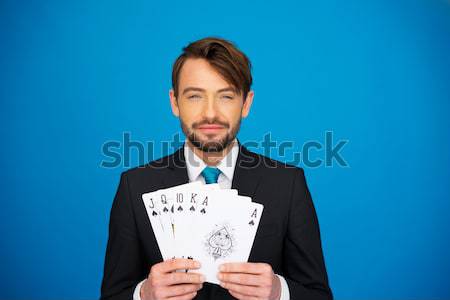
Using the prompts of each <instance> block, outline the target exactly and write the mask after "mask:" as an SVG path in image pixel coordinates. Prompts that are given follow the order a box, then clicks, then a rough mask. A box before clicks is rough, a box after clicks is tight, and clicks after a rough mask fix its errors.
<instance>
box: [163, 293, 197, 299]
mask: <svg viewBox="0 0 450 300" xmlns="http://www.w3.org/2000/svg"><path fill="white" fill-rule="evenodd" d="M195 296H197V292H193V293H189V294H185V295H181V296H175V297H169V298H167V300H191V299H193V298H194V297H195Z"/></svg>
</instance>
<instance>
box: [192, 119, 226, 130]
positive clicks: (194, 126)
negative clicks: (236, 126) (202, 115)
mask: <svg viewBox="0 0 450 300" xmlns="http://www.w3.org/2000/svg"><path fill="white" fill-rule="evenodd" d="M202 125H220V126H223V127H225V128H230V124H228V123H226V122H223V121H220V120H218V119H213V120H211V121H208V120H202V121H199V122H194V123H192V128H198V127H200V126H202Z"/></svg>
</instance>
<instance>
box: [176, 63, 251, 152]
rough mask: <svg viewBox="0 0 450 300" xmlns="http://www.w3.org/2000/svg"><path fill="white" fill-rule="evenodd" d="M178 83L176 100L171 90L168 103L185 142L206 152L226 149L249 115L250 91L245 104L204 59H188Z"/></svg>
mask: <svg viewBox="0 0 450 300" xmlns="http://www.w3.org/2000/svg"><path fill="white" fill-rule="evenodd" d="M178 82H179V85H178V97H177V98H175V95H174V92H173V90H171V91H170V102H171V106H172V111H173V113H174V114H175V115H176V116H178V117H179V118H180V122H181V126H182V129H183V132H184V134H185V135H186V137H187V138H188V140H189V141H190V142H191V143H192V144H193V145H194V146H195V147H197V148H198V149H201V150H202V151H205V152H219V151H222V150H223V149H225V148H226V147H227V146H228V145H229V144H230V143H231V142H232V141H233V140H234V138H235V137H236V134H237V132H238V131H239V126H240V122H241V118H245V117H246V116H247V115H248V113H249V110H250V106H251V103H252V100H253V91H250V92H249V93H248V95H247V98H246V101H244V99H243V95H242V93H239V92H238V91H236V90H235V88H234V87H233V86H231V85H230V84H229V83H228V82H226V81H225V80H224V79H223V78H222V76H221V75H220V74H219V73H218V72H217V71H216V70H215V69H214V68H213V67H211V65H210V64H209V63H208V62H207V61H206V60H204V59H194V58H190V59H187V60H186V61H185V62H184V65H183V67H182V69H181V71H180V77H179V81H178Z"/></svg>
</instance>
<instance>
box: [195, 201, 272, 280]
mask: <svg viewBox="0 0 450 300" xmlns="http://www.w3.org/2000/svg"><path fill="white" fill-rule="evenodd" d="M262 212H263V205H262V204H259V203H254V202H250V203H249V202H246V201H232V205H230V203H227V202H226V201H214V205H212V206H210V207H209V210H208V212H207V213H206V214H204V216H203V217H202V218H196V219H194V220H193V223H192V228H193V229H192V233H191V235H190V236H189V238H190V242H189V244H190V245H191V253H192V258H193V259H195V260H198V261H200V263H201V268H200V269H199V270H196V272H199V273H202V274H204V275H205V277H206V281H208V282H211V283H216V284H218V283H219V281H218V279H217V277H216V276H217V272H218V267H219V265H220V264H222V263H226V262H247V260H248V257H249V255H250V251H251V248H252V245H253V241H254V238H255V234H256V230H257V228H258V225H259V221H260V219H261V215H262Z"/></svg>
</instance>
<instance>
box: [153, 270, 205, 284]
mask: <svg viewBox="0 0 450 300" xmlns="http://www.w3.org/2000/svg"><path fill="white" fill-rule="evenodd" d="M203 282H205V276H203V275H202V274H198V273H180V272H172V273H167V274H164V275H162V276H159V278H158V281H157V282H155V285H159V286H163V285H174V284H180V283H193V284H200V283H203Z"/></svg>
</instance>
